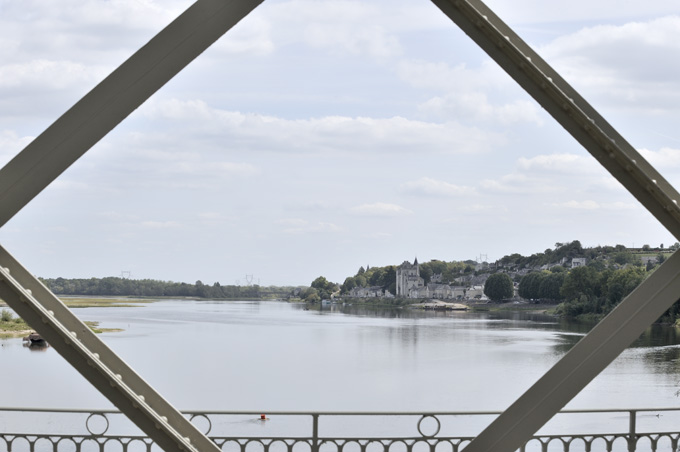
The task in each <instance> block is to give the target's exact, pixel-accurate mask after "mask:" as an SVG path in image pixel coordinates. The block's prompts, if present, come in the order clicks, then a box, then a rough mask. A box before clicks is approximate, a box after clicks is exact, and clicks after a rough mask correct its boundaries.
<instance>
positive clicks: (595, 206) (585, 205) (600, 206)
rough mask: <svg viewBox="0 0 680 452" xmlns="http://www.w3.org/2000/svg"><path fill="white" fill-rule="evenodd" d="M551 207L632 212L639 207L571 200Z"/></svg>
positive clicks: (631, 204) (625, 204) (622, 203)
mask: <svg viewBox="0 0 680 452" xmlns="http://www.w3.org/2000/svg"><path fill="white" fill-rule="evenodd" d="M552 206H553V207H559V208H562V209H572V210H593V211H594V210H633V209H635V208H637V207H639V206H637V205H635V204H633V203H625V202H604V203H603V202H597V201H593V200H591V199H587V200H583V201H576V200H571V201H567V202H563V203H553V204H552Z"/></svg>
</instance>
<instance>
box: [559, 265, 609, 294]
mask: <svg viewBox="0 0 680 452" xmlns="http://www.w3.org/2000/svg"><path fill="white" fill-rule="evenodd" d="M560 293H561V295H562V296H563V297H564V298H565V299H567V300H579V299H581V295H585V296H586V297H587V298H588V299H590V298H591V297H594V296H597V295H599V293H600V288H599V285H598V273H597V271H596V270H595V269H594V268H592V267H588V266H585V267H576V268H574V269H572V270H571V271H570V272H569V273H568V274H567V277H566V278H565V280H564V284H563V285H562V289H561V290H560Z"/></svg>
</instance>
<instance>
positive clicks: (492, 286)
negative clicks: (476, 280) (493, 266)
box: [484, 273, 514, 301]
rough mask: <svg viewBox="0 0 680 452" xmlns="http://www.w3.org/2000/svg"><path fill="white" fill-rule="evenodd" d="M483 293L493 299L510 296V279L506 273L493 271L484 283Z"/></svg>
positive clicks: (511, 288) (512, 290) (511, 286)
mask: <svg viewBox="0 0 680 452" xmlns="http://www.w3.org/2000/svg"><path fill="white" fill-rule="evenodd" d="M484 294H485V295H486V296H487V297H489V298H490V299H491V300H493V301H500V300H503V299H505V298H512V296H513V294H514V287H513V285H512V279H511V278H510V277H509V276H508V275H507V274H506V273H494V274H493V275H491V276H489V277H488V278H487V280H486V282H485V283H484Z"/></svg>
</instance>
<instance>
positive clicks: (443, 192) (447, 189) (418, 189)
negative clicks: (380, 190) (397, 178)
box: [402, 177, 475, 197]
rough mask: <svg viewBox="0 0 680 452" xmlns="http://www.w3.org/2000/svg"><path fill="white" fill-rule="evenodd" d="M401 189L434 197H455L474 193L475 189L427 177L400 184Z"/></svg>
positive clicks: (412, 193) (413, 193)
mask: <svg viewBox="0 0 680 452" xmlns="http://www.w3.org/2000/svg"><path fill="white" fill-rule="evenodd" d="M402 191H403V192H404V193H407V194H411V195H419V196H436V197H456V196H465V195H471V194H474V193H475V189H474V188H472V187H466V186H462V185H455V184H451V183H449V182H444V181H441V180H436V179H431V178H429V177H422V178H420V179H418V180H414V181H409V182H406V183H405V184H403V185H402Z"/></svg>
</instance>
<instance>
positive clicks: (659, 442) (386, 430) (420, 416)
mask: <svg viewBox="0 0 680 452" xmlns="http://www.w3.org/2000/svg"><path fill="white" fill-rule="evenodd" d="M183 413H184V415H185V416H186V417H187V418H189V419H190V420H191V422H192V423H194V424H195V425H196V426H197V427H198V428H199V429H200V430H201V431H203V432H204V433H206V434H207V435H208V436H209V437H210V438H211V439H212V440H213V441H214V442H215V443H216V444H217V445H218V446H219V447H220V448H221V449H222V450H223V451H225V452H459V451H462V450H463V449H464V448H465V446H466V445H467V444H468V443H469V442H470V441H471V440H472V438H474V437H475V435H477V434H478V433H479V432H480V431H481V430H482V429H483V428H484V427H485V426H487V425H488V424H489V423H490V422H491V421H492V420H493V419H495V418H496V417H497V416H498V415H499V414H500V412H429V413H413V412H296V411H286V412H284V411H276V412H265V413H262V412H259V411H258V412H231V411H184V412H183ZM263 417H264V418H263ZM679 441H680V408H649V409H612V410H606V409H603V410H565V411H562V412H560V413H558V414H557V415H556V416H555V417H554V418H553V419H552V420H551V421H550V423H548V424H547V425H546V426H545V427H544V428H543V429H541V430H540V431H539V432H538V433H537V434H536V435H535V436H534V437H533V438H532V439H531V440H529V441H528V442H527V443H526V444H525V445H524V446H523V447H522V448H521V449H520V451H521V452H534V451H538V452H549V451H560V452H577V451H579V452H580V451H584V452H590V451H593V452H599V451H603V452H604V451H607V452H613V451H628V452H632V451H639V452H647V451H651V452H655V451H677V450H678V444H679ZM10 451H11V452H20V451H27V452H29V451H30V452H42V451H46V452H47V451H49V452H81V451H82V452H89V451H92V452H95V451H99V452H105V451H106V452H108V451H123V452H137V451H139V452H142V451H146V452H150V451H160V448H159V447H158V446H156V445H155V444H154V443H153V442H152V441H151V440H150V439H149V438H148V437H146V435H144V434H143V433H142V432H141V431H140V430H139V429H137V428H136V427H135V426H134V425H133V424H132V423H131V422H130V421H129V420H128V419H127V418H126V417H125V416H124V415H122V414H121V413H119V412H117V411H107V410H61V409H34V408H0V452H10Z"/></svg>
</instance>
